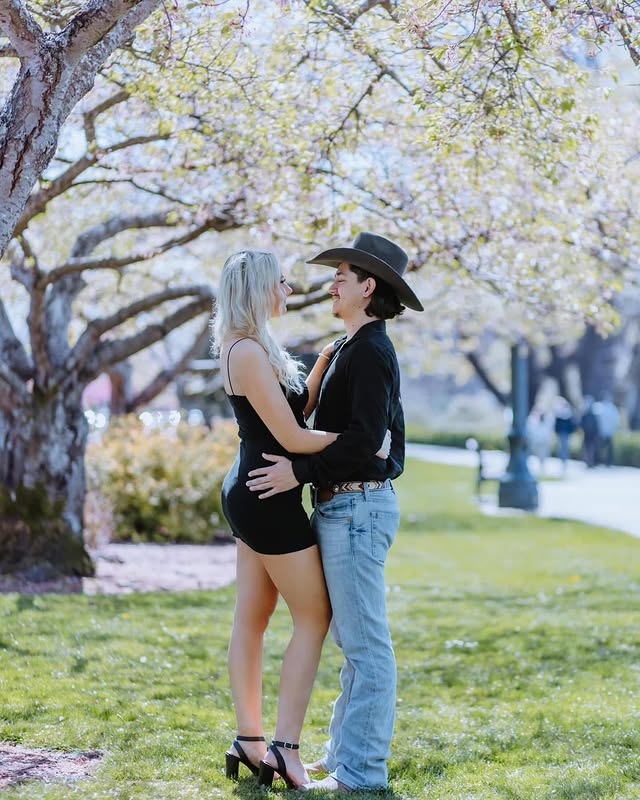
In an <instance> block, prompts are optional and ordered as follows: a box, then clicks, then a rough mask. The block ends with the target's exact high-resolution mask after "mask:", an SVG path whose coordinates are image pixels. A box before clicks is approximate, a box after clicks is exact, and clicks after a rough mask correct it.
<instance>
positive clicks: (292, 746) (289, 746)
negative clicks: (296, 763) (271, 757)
mask: <svg viewBox="0 0 640 800" xmlns="http://www.w3.org/2000/svg"><path fill="white" fill-rule="evenodd" d="M271 744H272V745H275V747H283V748H284V749H285V750H299V749H300V745H299V744H293V742H279V741H278V740H277V739H272V741H271Z"/></svg>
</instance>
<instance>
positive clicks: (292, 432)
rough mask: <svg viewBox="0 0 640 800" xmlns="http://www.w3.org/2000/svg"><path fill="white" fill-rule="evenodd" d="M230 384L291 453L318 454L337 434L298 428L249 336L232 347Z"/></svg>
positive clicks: (261, 353) (264, 356)
mask: <svg viewBox="0 0 640 800" xmlns="http://www.w3.org/2000/svg"><path fill="white" fill-rule="evenodd" d="M231 360H232V364H233V370H232V371H233V386H234V387H237V388H238V389H239V390H240V391H241V392H243V393H244V394H245V396H246V398H247V400H248V401H249V402H250V403H251V405H252V406H253V408H254V410H255V411H256V413H257V414H258V416H259V417H260V419H261V420H262V421H263V422H264V424H265V425H266V426H267V428H268V429H269V430H270V431H271V433H272V434H273V436H274V437H275V439H276V441H277V442H278V443H279V444H281V445H282V447H284V449H285V450H288V451H289V452H290V453H304V454H308V453H319V452H320V451H321V450H324V448H325V447H327V445H329V444H331V443H332V442H335V440H336V439H337V438H338V435H337V434H336V433H327V432H325V431H309V430H306V429H305V428H301V427H300V426H299V425H298V423H297V421H296V418H295V416H294V414H293V411H292V410H291V407H290V406H289V403H287V400H286V398H285V396H284V394H283V393H282V387H281V386H280V384H279V383H278V380H277V378H276V376H275V374H274V372H273V367H272V366H271V364H270V363H269V359H268V358H267V354H266V353H265V351H264V350H263V349H262V347H261V346H260V345H259V344H258V343H257V342H254V341H253V340H251V339H245V340H244V341H241V342H240V343H239V344H238V345H236V347H235V348H234V350H233V356H232V359H231Z"/></svg>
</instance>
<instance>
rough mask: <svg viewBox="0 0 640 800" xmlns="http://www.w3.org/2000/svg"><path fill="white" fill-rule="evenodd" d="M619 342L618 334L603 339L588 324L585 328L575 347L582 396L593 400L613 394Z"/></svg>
mask: <svg viewBox="0 0 640 800" xmlns="http://www.w3.org/2000/svg"><path fill="white" fill-rule="evenodd" d="M620 342H621V337H620V334H614V335H611V336H608V337H607V338H606V339H605V338H603V337H602V336H600V334H599V333H598V332H597V331H596V329H595V328H593V327H591V326H589V327H588V328H587V329H586V331H585V333H584V336H583V337H582V339H581V340H580V342H579V344H578V347H577V348H576V363H577V364H578V369H579V370H580V383H581V386H582V395H583V397H586V396H587V395H590V396H591V397H593V398H594V400H601V399H602V397H603V396H604V395H605V394H607V393H609V394H611V395H614V394H615V390H616V364H617V360H618V348H619V345H620Z"/></svg>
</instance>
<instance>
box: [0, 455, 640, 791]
mask: <svg viewBox="0 0 640 800" xmlns="http://www.w3.org/2000/svg"><path fill="white" fill-rule="evenodd" d="M398 490H399V493H400V495H401V503H402V507H403V512H404V524H403V528H402V530H401V531H400V533H399V534H398V539H397V541H396V544H395V545H394V548H393V550H392V552H391V556H390V560H389V568H388V583H389V595H388V601H389V614H390V618H391V625H392V630H393V635H394V641H395V645H396V654H397V659H398V670H399V692H398V720H397V727H396V736H395V740H394V744H393V749H392V758H391V762H390V769H391V784H392V790H391V791H389V792H388V793H385V794H384V795H383V796H384V797H386V798H388V799H389V800H408V799H409V798H427V797H428V798H429V800H445V799H446V800H466V799H467V798H473V800H485V799H486V800H494V799H495V800H608V799H609V798H616V800H618V799H619V800H623V799H625V800H626V799H627V798H628V799H629V800H631V798H637V797H639V796H640V702H639V698H638V695H639V693H640V629H639V626H638V619H639V616H640V615H639V612H640V602H639V601H640V578H639V577H638V569H637V564H638V562H639V558H638V557H639V555H640V541H638V540H634V539H632V538H631V537H627V536H625V535H623V534H619V533H614V532H612V531H609V530H605V529H601V528H592V527H589V526H586V525H581V524H578V523H571V522H561V521H556V520H546V519H536V518H535V517H530V516H515V517H500V518H491V517H485V516H482V515H481V514H479V512H478V511H477V509H476V508H475V507H474V506H473V505H472V503H471V501H470V497H471V494H472V471H471V470H464V469H456V468H451V467H442V466H435V465H425V464H417V463H415V462H413V463H411V464H410V465H409V470H408V472H407V474H406V475H405V476H404V477H403V478H402V479H401V480H400V481H399V482H398ZM233 596H234V590H233V587H230V588H228V589H225V590H222V591H218V592H201V593H188V594H152V595H130V596H124V597H79V596H52V595H48V596H40V597H19V596H17V595H5V596H1V597H0V740H7V741H14V742H18V743H21V744H23V745H25V746H30V747H31V746H35V747H40V746H42V747H54V748H61V749H64V750H91V749H100V750H102V751H104V752H105V754H106V757H105V759H104V761H103V762H102V764H101V766H100V768H99V770H98V773H97V775H96V777H95V778H94V779H92V780H89V781H84V782H80V783H75V784H68V785H64V784H47V785H45V784H42V783H38V784H23V785H22V786H20V787H17V788H15V789H11V790H8V791H7V792H6V793H5V796H6V797H7V798H18V797H19V798H30V799H31V798H37V799H38V800H53V799H54V798H55V799H56V800H60V799H61V798H65V799H66V798H71V797H81V798H87V800H90V799H91V798H96V799H98V798H100V799H102V798H105V799H106V798H122V799H123V800H124V799H125V798H149V799H150V798H154V800H165V798H166V799H167V800H168V799H169V798H176V800H177V798H181V799H182V798H246V800H257V798H259V797H261V796H264V795H262V794H261V793H260V792H259V791H258V790H257V788H256V786H255V782H254V781H253V780H250V779H247V780H242V781H241V782H240V784H237V785H236V784H232V783H230V782H228V781H227V780H226V779H225V777H224V775H223V772H222V762H223V753H224V750H225V748H226V747H227V746H228V744H229V743H230V741H231V739H232V736H233V732H234V720H233V713H232V709H231V700H230V693H229V688H228V681H227V676H226V647H227V639H228V633H229V630H230V625H231V618H232V613H233ZM288 631H289V621H288V616H287V614H286V610H285V609H283V608H279V609H278V611H277V613H276V617H275V620H274V624H273V625H272V627H271V629H270V631H269V633H268V638H267V644H266V650H267V656H266V674H265V709H266V716H267V731H270V730H272V729H273V720H274V714H275V702H276V696H277V680H278V674H277V673H278V667H279V662H280V657H281V654H282V652H283V649H284V646H285V643H286V639H287V634H288ZM339 664H340V660H339V657H338V654H337V651H336V649H335V648H334V646H333V645H332V644H327V646H326V647H325V652H324V654H323V661H322V664H321V668H320V672H319V677H318V682H317V686H316V689H315V691H314V695H313V698H312V702H311V706H310V709H309V713H308V717H307V726H306V729H305V735H304V742H303V747H304V751H305V755H306V756H307V757H316V756H317V755H319V754H320V752H321V743H322V741H323V737H324V733H325V730H326V726H327V723H328V720H329V715H330V710H331V701H332V700H333V699H334V696H335V692H336V687H337V681H338V669H339ZM277 794H280V792H277ZM363 796H364V795H363ZM356 797H357V795H356Z"/></svg>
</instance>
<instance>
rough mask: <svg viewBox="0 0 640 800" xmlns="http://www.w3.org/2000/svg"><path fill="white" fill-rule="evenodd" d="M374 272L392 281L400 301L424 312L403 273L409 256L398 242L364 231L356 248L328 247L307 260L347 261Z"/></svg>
mask: <svg viewBox="0 0 640 800" xmlns="http://www.w3.org/2000/svg"><path fill="white" fill-rule="evenodd" d="M345 261H346V263H347V264H352V265H353V266H354V267H360V268H361V269H364V270H366V271H367V272H370V273H371V274H372V275H373V276H375V277H376V278H380V280H381V281H384V282H385V283H388V284H389V286H391V288H392V289H393V290H394V292H395V293H396V295H397V296H398V300H400V302H401V303H403V304H404V305H405V306H407V308H412V309H413V310H414V311H424V308H423V307H422V303H421V302H420V301H419V300H418V298H417V297H416V296H415V294H414V293H413V291H412V290H411V289H410V288H409V285H408V284H407V283H406V282H405V280H404V278H403V277H402V275H403V274H404V271H405V270H406V268H407V264H408V262H409V257H408V256H407V254H406V253H405V252H404V250H403V249H402V248H401V247H398V245H397V244H394V243H393V242H391V241H389V239H385V238H384V236H378V234H376V233H369V232H367V231H364V232H362V233H359V234H358V235H357V236H356V238H355V240H354V242H353V247H335V248H333V249H332V250H324V251H323V252H322V253H320V254H319V255H317V256H315V257H314V258H312V259H310V260H309V261H307V264H324V265H325V266H328V267H337V266H338V265H339V264H342V263H343V262H345Z"/></svg>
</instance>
